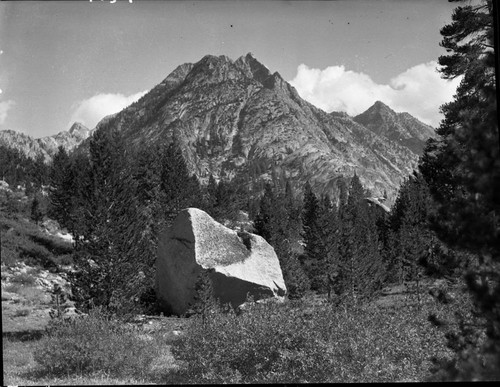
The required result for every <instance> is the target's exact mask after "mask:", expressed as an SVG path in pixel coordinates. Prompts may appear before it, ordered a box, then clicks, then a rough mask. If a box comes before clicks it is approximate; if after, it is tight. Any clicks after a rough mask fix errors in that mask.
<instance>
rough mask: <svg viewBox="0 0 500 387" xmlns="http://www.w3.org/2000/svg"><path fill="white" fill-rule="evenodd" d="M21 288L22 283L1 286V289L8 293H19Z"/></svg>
mask: <svg viewBox="0 0 500 387" xmlns="http://www.w3.org/2000/svg"><path fill="white" fill-rule="evenodd" d="M21 289H22V285H20V284H8V285H6V286H5V287H4V288H3V290H4V291H6V292H8V293H19V291H20V290H21Z"/></svg>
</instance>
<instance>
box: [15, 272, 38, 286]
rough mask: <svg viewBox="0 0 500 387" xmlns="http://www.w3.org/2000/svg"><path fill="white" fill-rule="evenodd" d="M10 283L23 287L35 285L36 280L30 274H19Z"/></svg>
mask: <svg viewBox="0 0 500 387" xmlns="http://www.w3.org/2000/svg"><path fill="white" fill-rule="evenodd" d="M10 281H11V282H14V283H18V284H21V285H34V284H35V281H36V278H35V277H33V276H32V275H31V274H28V273H19V274H16V275H14V276H12V278H11V279H10Z"/></svg>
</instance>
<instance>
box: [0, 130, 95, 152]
mask: <svg viewBox="0 0 500 387" xmlns="http://www.w3.org/2000/svg"><path fill="white" fill-rule="evenodd" d="M90 134H91V130H90V129H88V128H87V127H85V126H84V125H82V124H80V123H79V122H75V123H74V124H73V125H72V126H71V128H70V129H69V130H67V131H62V132H59V133H57V134H55V135H53V136H46V137H41V138H33V137H31V136H29V135H27V134H24V133H21V132H16V131H14V130H0V144H2V145H5V146H7V147H9V148H14V149H17V150H19V151H20V152H21V153H24V154H25V155H26V156H27V157H30V158H32V159H36V158H37V157H40V156H42V157H43V158H44V161H45V162H50V161H51V160H52V157H53V156H54V155H55V154H56V153H57V149H58V148H59V146H61V145H62V146H63V147H64V148H65V149H66V150H67V151H71V150H73V149H74V148H76V147H77V146H78V145H80V144H81V143H82V141H84V140H85V139H87V138H88V137H89V136H90Z"/></svg>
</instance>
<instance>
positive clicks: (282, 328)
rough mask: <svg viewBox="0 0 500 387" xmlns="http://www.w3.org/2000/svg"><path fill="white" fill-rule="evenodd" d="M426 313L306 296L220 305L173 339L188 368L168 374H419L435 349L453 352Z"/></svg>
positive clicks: (184, 377)
mask: <svg viewBox="0 0 500 387" xmlns="http://www.w3.org/2000/svg"><path fill="white" fill-rule="evenodd" d="M427 314H428V311H426V310H420V311H419V310H417V309H413V308H407V309H405V310H401V309H399V310H396V309H393V310H389V309H378V308H375V307H371V308H368V307H357V308H353V309H351V310H347V309H344V310H341V309H335V308H334V307H332V306H331V305H321V306H315V307H310V306H307V304H305V303H304V302H294V303H292V302H290V303H287V304H285V305H276V304H265V305H258V304H257V305H254V306H252V307H250V308H249V309H248V311H245V312H244V313H243V314H242V315H240V316H237V315H236V314H234V313H228V314H223V313H220V312H218V313H215V314H212V315H211V318H210V319H209V322H208V323H206V324H205V325H203V324H202V323H201V322H200V321H199V320H195V322H194V323H193V324H191V325H190V326H189V328H188V329H187V332H186V334H185V335H183V336H182V337H181V338H180V339H179V340H178V341H176V342H174V343H172V353H173V354H174V356H175V357H176V359H177V360H181V361H184V362H186V367H184V368H182V369H181V370H179V371H176V372H174V373H171V374H170V375H169V376H170V377H171V378H173V379H174V380H176V381H177V382H179V383H182V382H191V383H192V382H193V381H196V382H198V383H255V382H260V383H262V382H270V383H305V382H330V383H332V382H391V381H402V380H412V381H419V380H423V379H424V378H425V376H426V375H427V374H428V373H429V369H430V367H431V365H432V363H431V361H430V358H431V356H433V355H436V356H437V355H442V354H443V352H446V348H445V345H444V338H443V337H442V335H441V334H440V333H439V332H438V331H437V330H436V329H435V328H433V327H432V326H431V324H430V323H429V322H428V321H427Z"/></svg>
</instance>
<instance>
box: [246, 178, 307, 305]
mask: <svg viewBox="0 0 500 387" xmlns="http://www.w3.org/2000/svg"><path fill="white" fill-rule="evenodd" d="M299 221H300V212H299V210H298V209H297V208H296V207H295V205H294V199H293V196H292V191H291V187H289V188H288V190H286V192H285V193H284V194H281V193H279V192H275V189H274V188H273V185H271V184H269V183H268V184H266V186H265V189H264V195H263V196H262V198H261V201H260V207H259V212H258V214H257V216H256V218H255V232H256V233H257V234H258V235H260V236H262V237H263V238H264V239H266V240H267V242H269V244H271V246H273V248H274V250H275V252H276V255H277V256H278V259H279V262H280V266H281V270H282V272H283V279H284V280H285V285H286V287H287V290H288V297H289V298H292V299H294V298H300V297H302V296H303V295H304V293H305V292H306V291H307V290H308V289H309V287H310V285H309V280H308V278H307V276H306V274H305V273H304V271H303V269H302V266H301V265H300V262H299V260H298V255H297V253H296V252H295V251H294V243H296V241H297V238H298V237H299V236H300V235H299V229H300V223H298V222H299Z"/></svg>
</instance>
